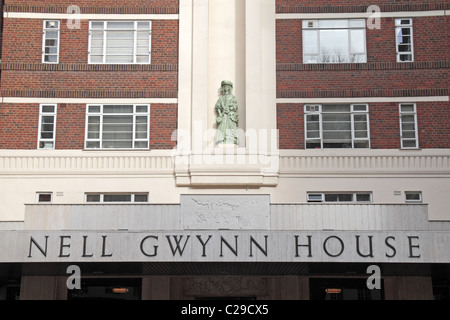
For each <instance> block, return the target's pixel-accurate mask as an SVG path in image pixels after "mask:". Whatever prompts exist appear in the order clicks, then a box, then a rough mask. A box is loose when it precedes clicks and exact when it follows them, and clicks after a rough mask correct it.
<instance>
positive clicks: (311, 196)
mask: <svg viewBox="0 0 450 320" xmlns="http://www.w3.org/2000/svg"><path fill="white" fill-rule="evenodd" d="M308 201H310V202H320V201H322V195H321V194H308Z"/></svg>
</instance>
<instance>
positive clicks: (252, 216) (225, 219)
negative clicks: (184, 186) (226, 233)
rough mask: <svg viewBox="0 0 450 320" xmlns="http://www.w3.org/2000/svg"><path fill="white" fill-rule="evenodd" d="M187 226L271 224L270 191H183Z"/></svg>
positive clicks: (264, 227)
mask: <svg viewBox="0 0 450 320" xmlns="http://www.w3.org/2000/svg"><path fill="white" fill-rule="evenodd" d="M181 217H182V224H183V228H184V229H238V230H239V229H244V230H245V229H253V230H254V229H262V230H268V229H269V228H270V199H269V195H248V196H240V195H182V196H181Z"/></svg>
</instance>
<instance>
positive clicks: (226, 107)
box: [216, 80, 238, 144]
mask: <svg viewBox="0 0 450 320" xmlns="http://www.w3.org/2000/svg"><path fill="white" fill-rule="evenodd" d="M232 89H233V83H232V82H231V81H227V80H224V81H222V83H221V92H222V95H221V96H220V97H219V99H218V100H217V103H216V111H217V114H218V116H217V118H216V122H217V133H216V144H220V143H224V144H238V133H237V125H238V114H237V109H238V106H237V100H236V97H235V96H234V95H233V94H232V93H231V91H232Z"/></svg>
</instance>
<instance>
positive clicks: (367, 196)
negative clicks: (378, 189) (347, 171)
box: [356, 193, 370, 201]
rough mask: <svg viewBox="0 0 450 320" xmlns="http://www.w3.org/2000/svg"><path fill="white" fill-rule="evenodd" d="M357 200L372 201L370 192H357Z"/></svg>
mask: <svg viewBox="0 0 450 320" xmlns="http://www.w3.org/2000/svg"><path fill="white" fill-rule="evenodd" d="M356 201H370V193H357V194H356Z"/></svg>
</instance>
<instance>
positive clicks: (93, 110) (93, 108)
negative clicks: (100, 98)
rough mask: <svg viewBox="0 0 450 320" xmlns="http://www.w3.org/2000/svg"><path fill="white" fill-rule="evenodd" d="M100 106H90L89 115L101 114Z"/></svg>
mask: <svg viewBox="0 0 450 320" xmlns="http://www.w3.org/2000/svg"><path fill="white" fill-rule="evenodd" d="M99 112H100V106H89V113H99Z"/></svg>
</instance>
